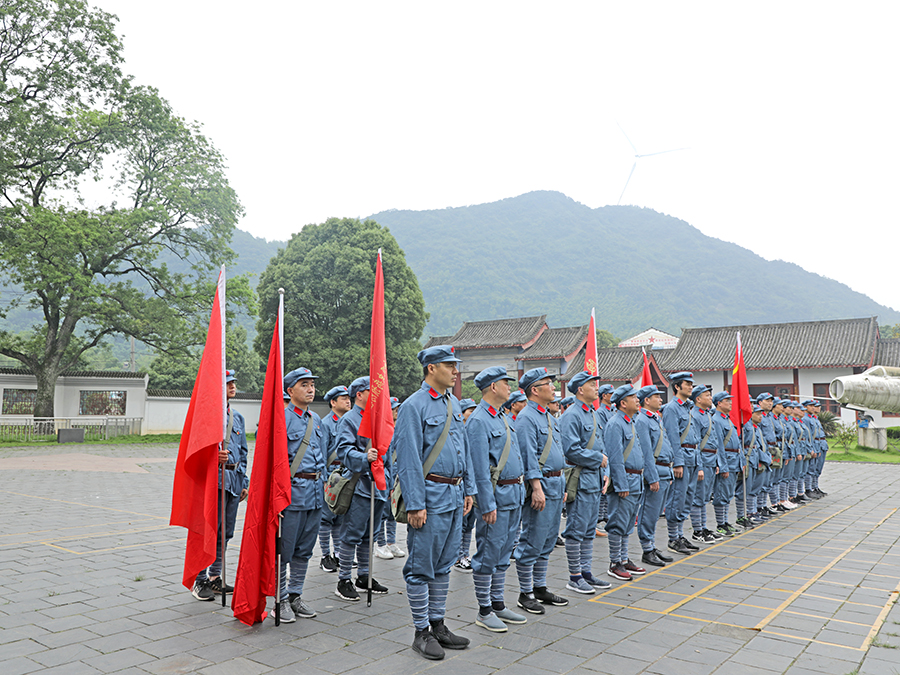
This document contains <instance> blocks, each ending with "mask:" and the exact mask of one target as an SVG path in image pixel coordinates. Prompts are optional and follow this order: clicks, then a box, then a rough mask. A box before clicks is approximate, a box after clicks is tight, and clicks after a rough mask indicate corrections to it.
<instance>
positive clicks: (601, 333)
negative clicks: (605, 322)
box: [597, 328, 621, 349]
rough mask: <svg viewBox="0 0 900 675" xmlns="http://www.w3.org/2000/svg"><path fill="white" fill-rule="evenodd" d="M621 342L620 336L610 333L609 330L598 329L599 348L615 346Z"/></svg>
mask: <svg viewBox="0 0 900 675" xmlns="http://www.w3.org/2000/svg"><path fill="white" fill-rule="evenodd" d="M620 342H621V340H620V339H619V338H617V337H616V336H615V335H613V334H612V333H610V332H609V331H608V330H603V329H599V328H598V329H597V349H604V348H606V347H615V346H616V345H618V344H619V343H620Z"/></svg>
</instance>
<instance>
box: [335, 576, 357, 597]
mask: <svg viewBox="0 0 900 675" xmlns="http://www.w3.org/2000/svg"><path fill="white" fill-rule="evenodd" d="M334 594H335V595H336V596H338V597H339V598H340V599H341V600H348V601H350V602H359V593H357V592H356V589H355V588H353V582H352V581H350V579H338V583H337V588H336V589H335V591H334Z"/></svg>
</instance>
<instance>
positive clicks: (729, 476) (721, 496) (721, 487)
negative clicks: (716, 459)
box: [712, 391, 741, 537]
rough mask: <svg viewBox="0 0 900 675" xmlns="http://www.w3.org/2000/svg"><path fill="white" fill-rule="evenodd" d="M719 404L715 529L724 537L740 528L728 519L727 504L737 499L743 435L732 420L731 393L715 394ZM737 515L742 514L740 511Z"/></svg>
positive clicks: (715, 415)
mask: <svg viewBox="0 0 900 675" xmlns="http://www.w3.org/2000/svg"><path fill="white" fill-rule="evenodd" d="M712 402H713V405H714V406H715V407H716V410H715V412H713V414H712V420H713V433H714V434H715V435H716V440H717V443H718V445H719V448H721V453H722V454H721V457H722V462H723V464H722V465H721V466H720V467H719V473H717V474H716V479H715V484H714V485H713V496H712V501H713V511H714V512H715V514H716V531H717V532H718V533H719V534H720V535H722V536H723V537H733V536H734V535H735V534H737V533H738V532H739V530H738V528H736V527H735V526H734V525H732V524H731V523H729V522H728V507H729V505H730V504H731V500H732V499H734V486H735V480H736V479H737V476H738V472H739V471H740V469H741V436H740V434H739V433H738V430H737V428H735V426H734V422H732V421H731V415H730V413H731V407H732V400H731V394H729V393H728V392H727V391H720V392H719V393H718V394H716V395H715V396H713V397H712ZM738 515H741V514H740V513H738Z"/></svg>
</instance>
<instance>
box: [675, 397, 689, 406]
mask: <svg viewBox="0 0 900 675" xmlns="http://www.w3.org/2000/svg"><path fill="white" fill-rule="evenodd" d="M675 402H676V403H678V405H684V404H685V403H687V401H682V400H681V399H680V398H676V399H675Z"/></svg>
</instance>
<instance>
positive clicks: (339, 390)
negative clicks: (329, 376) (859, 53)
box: [325, 385, 350, 403]
mask: <svg viewBox="0 0 900 675" xmlns="http://www.w3.org/2000/svg"><path fill="white" fill-rule="evenodd" d="M349 395H350V390H349V389H347V387H345V386H344V385H340V386H338V387H332V388H331V389H329V390H328V393H327V394H325V403H328V402H329V401H333V400H334V399H336V398H337V397H338V396H349Z"/></svg>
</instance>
